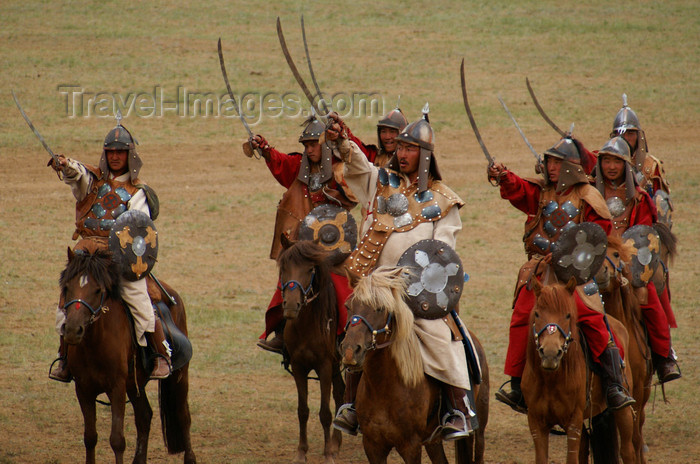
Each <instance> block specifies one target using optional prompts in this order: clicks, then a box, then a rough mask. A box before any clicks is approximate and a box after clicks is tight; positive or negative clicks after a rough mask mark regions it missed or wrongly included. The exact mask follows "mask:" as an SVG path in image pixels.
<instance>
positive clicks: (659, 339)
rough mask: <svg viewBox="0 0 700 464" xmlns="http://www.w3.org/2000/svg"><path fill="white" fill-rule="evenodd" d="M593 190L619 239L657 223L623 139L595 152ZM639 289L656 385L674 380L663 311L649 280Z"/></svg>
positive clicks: (675, 373)
mask: <svg viewBox="0 0 700 464" xmlns="http://www.w3.org/2000/svg"><path fill="white" fill-rule="evenodd" d="M596 188H597V189H598V191H599V192H600V193H601V194H603V196H604V197H605V200H606V202H607V204H608V209H609V210H610V213H611V215H612V225H613V228H612V233H613V234H615V235H618V236H622V234H623V233H624V232H625V231H626V230H628V229H629V228H630V227H632V226H636V225H639V224H643V225H647V226H652V225H653V224H654V223H655V222H656V221H657V216H656V206H655V205H654V202H653V200H652V199H651V197H650V196H649V193H647V191H645V190H643V189H642V188H641V187H639V186H638V185H637V178H636V177H635V175H634V165H633V161H632V158H631V156H630V146H629V144H628V143H627V141H626V140H625V139H624V138H623V137H621V136H615V137H613V138H611V139H610V140H609V141H608V142H607V143H606V144H605V145H604V146H603V148H601V149H600V151H598V163H597V166H596ZM639 290H643V291H639V292H637V295H638V298H639V300H640V301H639V303H640V306H641V308H642V315H643V317H644V322H645V325H646V327H647V331H648V337H649V344H650V347H651V350H652V361H653V364H654V368H655V370H656V373H657V375H658V377H659V382H661V383H665V382H668V381H671V380H675V379H677V378H679V377H680V376H681V373H680V370H679V369H678V364H677V363H676V360H675V356H674V354H673V351H672V348H671V330H670V324H669V321H668V318H667V317H666V311H665V310H664V308H663V306H662V303H661V300H660V299H659V297H658V294H657V291H656V287H655V286H654V283H653V282H652V281H651V280H649V281H648V283H647V284H646V286H644V287H640V288H639ZM674 321H675V319H674Z"/></svg>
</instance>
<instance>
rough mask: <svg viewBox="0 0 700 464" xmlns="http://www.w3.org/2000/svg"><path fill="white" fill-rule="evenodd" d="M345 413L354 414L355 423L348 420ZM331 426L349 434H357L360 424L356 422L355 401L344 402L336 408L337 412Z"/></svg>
mask: <svg viewBox="0 0 700 464" xmlns="http://www.w3.org/2000/svg"><path fill="white" fill-rule="evenodd" d="M346 412H347V414H350V415H352V416H355V423H352V422H351V421H349V420H348V418H347V416H346ZM332 425H333V428H334V429H336V430H340V431H341V432H344V433H347V434H349V435H353V436H354V435H357V432H358V431H359V430H360V425H359V423H358V422H357V411H355V403H345V404H343V405H342V406H340V408H338V413H337V414H336V415H335V418H334V419H333V422H332Z"/></svg>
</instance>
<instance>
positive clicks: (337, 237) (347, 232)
mask: <svg viewBox="0 0 700 464" xmlns="http://www.w3.org/2000/svg"><path fill="white" fill-rule="evenodd" d="M299 240H318V243H319V244H320V245H321V246H323V247H324V248H325V249H326V250H328V251H329V252H331V257H330V259H331V261H332V262H333V263H339V262H341V261H343V260H344V259H345V258H347V256H348V255H349V254H350V252H352V250H354V249H355V247H356V246H357V223H356V222H355V218H353V217H352V215H351V214H350V213H349V212H348V211H347V210H345V209H343V208H341V207H339V206H336V205H330V204H325V205H319V206H317V207H315V208H314V209H312V210H311V212H309V214H307V215H306V217H305V218H304V220H303V221H302V223H301V226H300V228H299Z"/></svg>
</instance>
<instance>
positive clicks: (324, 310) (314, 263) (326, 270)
mask: <svg viewBox="0 0 700 464" xmlns="http://www.w3.org/2000/svg"><path fill="white" fill-rule="evenodd" d="M282 246H283V247H284V250H283V251H282V253H281V254H280V255H279V257H278V259H277V264H278V266H279V277H280V283H281V286H282V299H283V303H282V308H283V310H284V318H285V319H286V324H285V327H284V345H285V349H286V351H287V353H288V354H289V362H290V364H291V367H292V375H293V376H294V382H295V383H296V386H297V415H298V418H299V445H298V447H297V455H296V457H295V459H294V461H293V462H295V463H304V462H306V452H307V451H308V449H309V443H308V440H307V435H306V425H307V422H308V420H309V406H308V403H307V399H308V376H309V373H310V372H311V371H312V370H314V371H316V375H318V378H319V380H320V383H321V408H320V411H319V419H320V421H321V426H322V427H323V438H324V449H323V456H324V463H325V464H331V463H333V462H335V461H334V460H335V458H336V456H337V454H338V450H339V449H340V444H341V441H342V437H341V432H340V431H339V430H336V429H332V430H331V421H332V420H333V417H334V415H333V413H331V409H330V396H331V387H332V390H333V399H334V401H335V406H336V408H335V410H336V411H337V409H338V408H339V407H340V405H341V404H343V393H344V392H345V383H344V382H343V376H342V375H341V374H340V355H339V354H338V350H337V341H336V334H337V328H338V315H337V310H336V309H337V302H336V296H335V290H334V287H333V284H332V281H331V277H330V272H331V267H330V263H329V260H328V253H327V252H326V251H325V249H324V248H323V247H322V246H321V245H318V244H317V243H315V242H313V241H310V240H303V241H298V242H296V243H292V242H290V241H289V240H288V239H287V237H286V236H285V235H282Z"/></svg>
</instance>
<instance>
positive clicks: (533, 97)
mask: <svg viewBox="0 0 700 464" xmlns="http://www.w3.org/2000/svg"><path fill="white" fill-rule="evenodd" d="M525 83H526V84H527V91H528V92H530V97H532V102H533V103H534V104H535V107H537V111H539V112H540V116H542V118H543V119H544V120H545V121H547V124H549V125H550V126H552V129H554V130H555V131H557V132H558V133H559V135H561V136H562V137H566V132H564V131H563V130H561V129H559V127H558V126H557V125H556V124H554V121H552V120H551V119H549V116H547V113H545V112H544V110H543V109H542V107H541V106H540V102H538V101H537V97H536V96H535V91H534V90H532V86H531V85H530V79H528V78H527V77H526V78H525Z"/></svg>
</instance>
